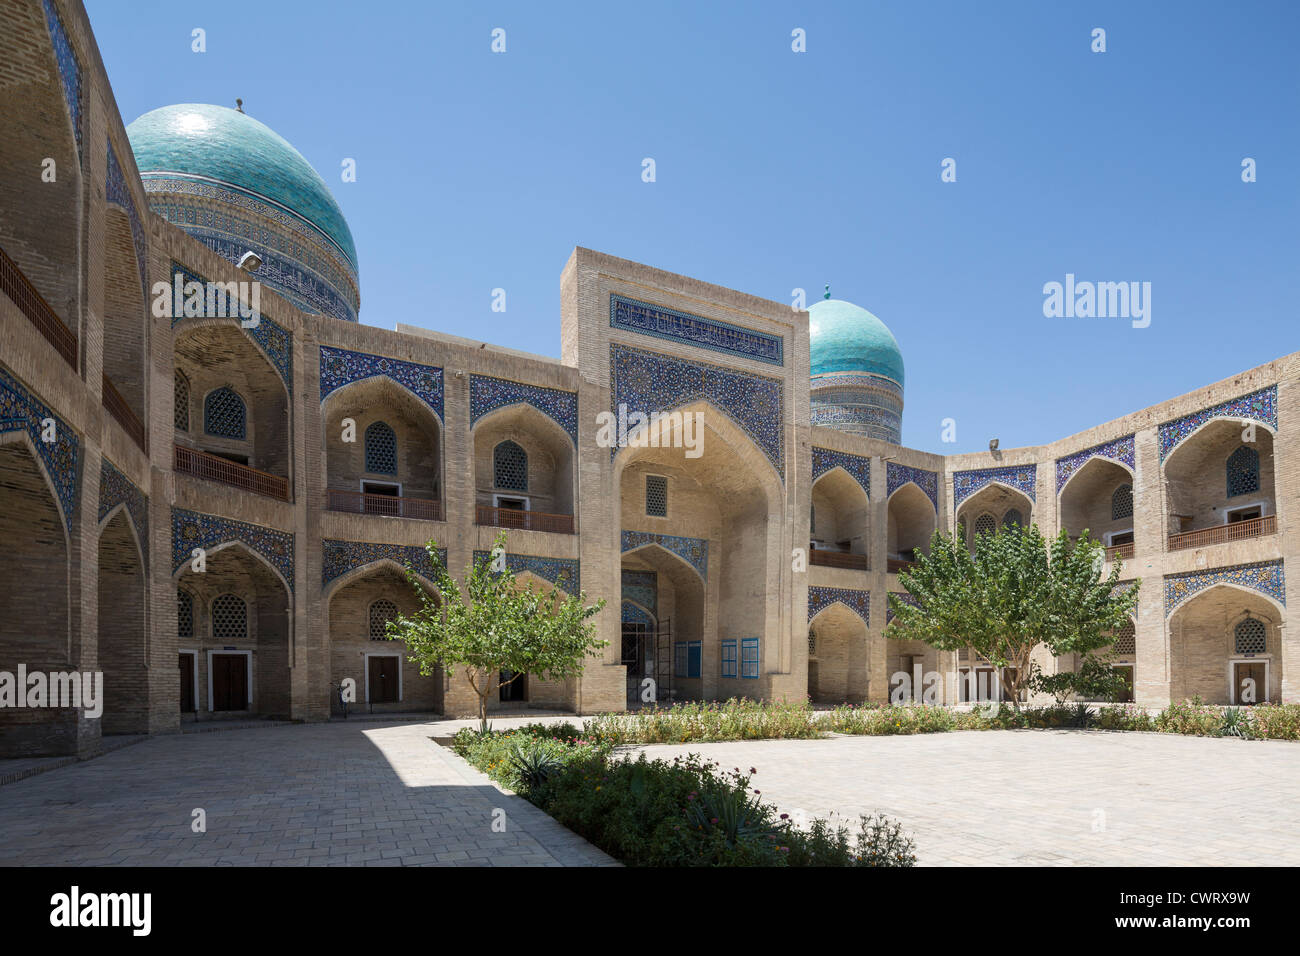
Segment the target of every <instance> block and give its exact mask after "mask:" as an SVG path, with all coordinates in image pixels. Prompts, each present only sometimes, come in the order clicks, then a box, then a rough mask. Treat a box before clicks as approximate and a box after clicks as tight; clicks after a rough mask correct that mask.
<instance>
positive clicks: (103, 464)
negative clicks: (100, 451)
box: [98, 458, 149, 551]
mask: <svg viewBox="0 0 1300 956" xmlns="http://www.w3.org/2000/svg"><path fill="white" fill-rule="evenodd" d="M123 503H125V504H126V513H127V515H128V516H129V517H130V519H131V523H132V524H134V525H135V534H136V537H138V538H139V539H140V547H142V548H144V549H145V550H146V551H147V550H148V548H149V498H148V496H147V495H146V494H145V493H144V492H143V491H141V490H140V489H139V488H137V487H136V486H135V483H134V482H132V481H131V479H130V478H128V477H127V476H126V475H124V474H122V472H120V471H118V470H117V468H115V467H114V466H113V463H112V462H110V461H109V460H108V459H107V458H101V459H100V467H99V518H98V520H100V521H103V520H104V519H105V518H106V517H108V513H109V512H110V511H112V510H113V509H114V508H116V507H117V506H118V505H120V504H123Z"/></svg>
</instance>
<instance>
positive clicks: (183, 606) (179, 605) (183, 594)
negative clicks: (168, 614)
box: [176, 588, 194, 637]
mask: <svg viewBox="0 0 1300 956" xmlns="http://www.w3.org/2000/svg"><path fill="white" fill-rule="evenodd" d="M176 636H177V637H193V636H194V597H193V595H191V594H190V592H188V591H183V590H181V589H180V588H177V589H176Z"/></svg>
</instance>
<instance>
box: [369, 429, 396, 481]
mask: <svg viewBox="0 0 1300 956" xmlns="http://www.w3.org/2000/svg"><path fill="white" fill-rule="evenodd" d="M366 471H367V472H369V473H370V474H372V475H395V474H397V434H396V433H395V432H394V431H393V429H392V428H391V427H390V426H389V425H388V423H387V422H371V423H370V426H369V427H368V428H367V429H366Z"/></svg>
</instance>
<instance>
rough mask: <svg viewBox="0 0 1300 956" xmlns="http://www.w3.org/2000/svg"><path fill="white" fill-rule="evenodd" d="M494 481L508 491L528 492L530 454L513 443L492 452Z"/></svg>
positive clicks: (504, 444)
mask: <svg viewBox="0 0 1300 956" xmlns="http://www.w3.org/2000/svg"><path fill="white" fill-rule="evenodd" d="M492 481H493V484H494V485H495V486H496V487H498V488H504V489H506V490H507V491H527V490H528V454H527V452H525V451H524V450H523V449H522V448H520V447H519V446H518V445H516V444H515V443H514V442H512V441H503V442H502V443H501V444H499V445H497V447H496V448H494V449H493V450H492Z"/></svg>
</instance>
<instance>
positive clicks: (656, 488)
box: [645, 475, 668, 518]
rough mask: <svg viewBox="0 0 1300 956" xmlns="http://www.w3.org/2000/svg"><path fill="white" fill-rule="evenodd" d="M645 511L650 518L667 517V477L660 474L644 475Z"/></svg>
mask: <svg viewBox="0 0 1300 956" xmlns="http://www.w3.org/2000/svg"><path fill="white" fill-rule="evenodd" d="M645 513H646V514H648V515H650V516H651V517H652V518H666V517H668V479H667V478H664V477H662V476H660V475H646V476H645Z"/></svg>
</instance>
